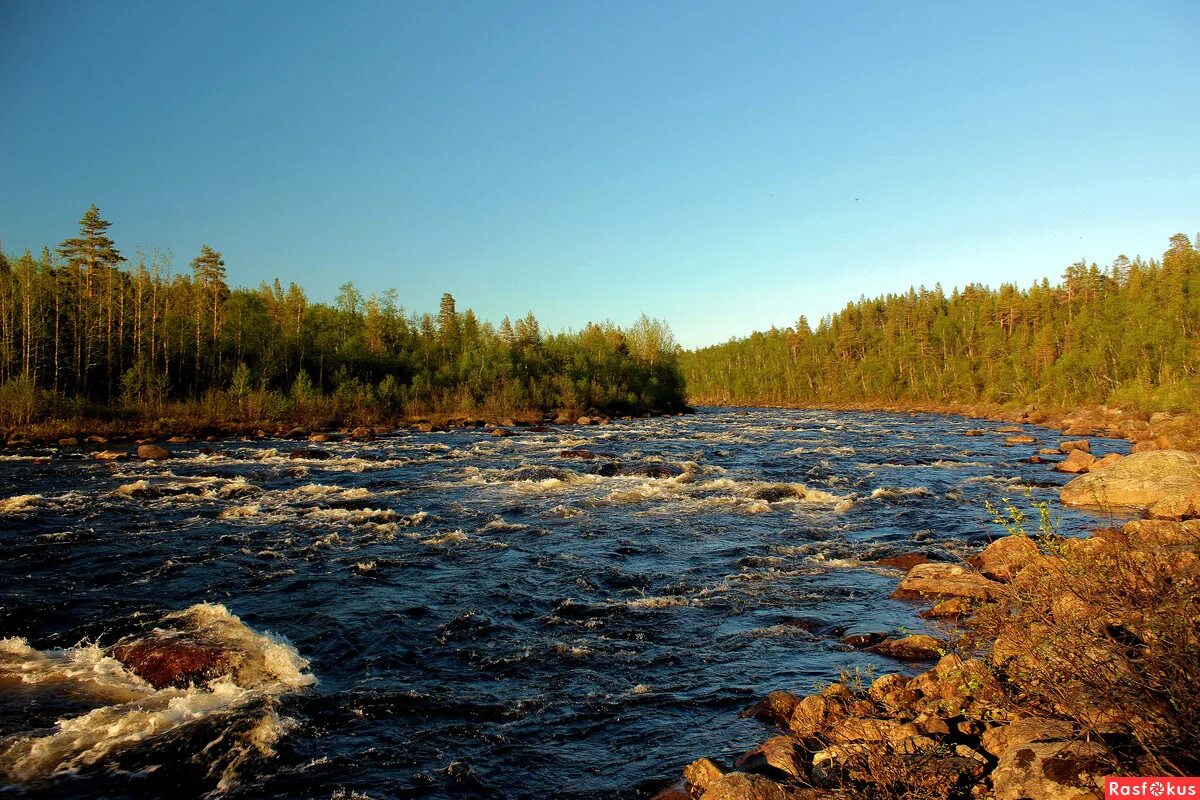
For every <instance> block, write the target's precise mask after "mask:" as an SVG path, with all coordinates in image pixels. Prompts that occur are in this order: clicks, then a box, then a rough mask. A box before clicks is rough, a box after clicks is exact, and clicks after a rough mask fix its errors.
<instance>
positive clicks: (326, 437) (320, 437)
mask: <svg viewBox="0 0 1200 800" xmlns="http://www.w3.org/2000/svg"><path fill="white" fill-rule="evenodd" d="M341 439H342V437H341V436H338V435H337V434H336V433H313V434H310V435H309V437H308V440H309V441H310V442H312V443H313V444H323V443H325V442H339V441H341Z"/></svg>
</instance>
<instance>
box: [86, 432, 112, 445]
mask: <svg viewBox="0 0 1200 800" xmlns="http://www.w3.org/2000/svg"><path fill="white" fill-rule="evenodd" d="M84 441H85V442H87V443H88V444H108V439H106V438H104V437H103V436H98V435H96V434H94V433H93V434H92V435H91V436H89V437H87V438H86V439H84Z"/></svg>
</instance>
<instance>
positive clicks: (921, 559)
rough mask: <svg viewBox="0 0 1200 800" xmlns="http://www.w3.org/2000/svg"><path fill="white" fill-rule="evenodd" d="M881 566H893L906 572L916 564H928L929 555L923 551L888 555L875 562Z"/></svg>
mask: <svg viewBox="0 0 1200 800" xmlns="http://www.w3.org/2000/svg"><path fill="white" fill-rule="evenodd" d="M875 563H876V564H878V565H879V566H881V567H893V568H895V569H902V570H904V571H905V572H908V571H909V570H910V569H912V568H913V567H915V566H916V565H917V564H928V563H929V556H927V555H925V554H924V553H904V554H902V555H898V556H888V557H887V558H881V559H879V560H877V561H876V562H875Z"/></svg>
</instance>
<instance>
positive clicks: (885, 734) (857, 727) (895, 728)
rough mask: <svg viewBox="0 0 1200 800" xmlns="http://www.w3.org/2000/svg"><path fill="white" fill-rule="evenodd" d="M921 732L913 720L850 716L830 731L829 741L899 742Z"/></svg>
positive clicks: (839, 742)
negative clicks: (901, 720) (903, 720)
mask: <svg viewBox="0 0 1200 800" xmlns="http://www.w3.org/2000/svg"><path fill="white" fill-rule="evenodd" d="M920 734H921V732H920V731H919V730H918V729H917V726H916V725H913V724H912V723H911V722H896V721H895V720H891V719H862V718H860V717H850V718H848V719H844V720H841V721H840V722H838V723H837V724H836V725H834V726H833V727H832V728H831V729H830V731H829V741H831V742H833V743H835V744H848V743H850V742H888V743H890V744H897V743H899V742H902V741H904V740H906V739H909V738H910V737H913V736H919V735H920Z"/></svg>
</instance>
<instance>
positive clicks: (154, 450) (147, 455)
mask: <svg viewBox="0 0 1200 800" xmlns="http://www.w3.org/2000/svg"><path fill="white" fill-rule="evenodd" d="M137 456H138V458H141V459H144V460H146V461H162V460H164V459H167V458H170V457H171V451H170V450H167V449H166V448H165V447H159V446H158V445H156V444H143V445H141V446H139V447H138V449H137Z"/></svg>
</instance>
